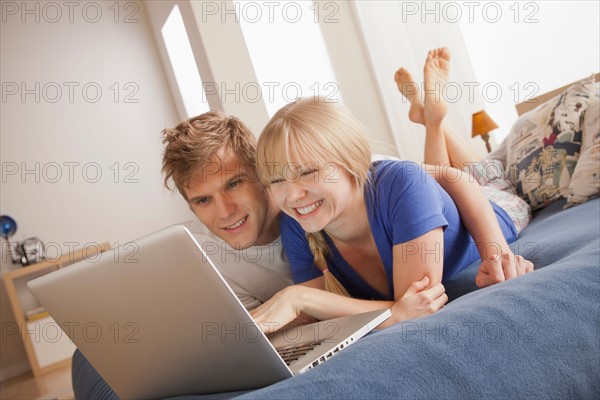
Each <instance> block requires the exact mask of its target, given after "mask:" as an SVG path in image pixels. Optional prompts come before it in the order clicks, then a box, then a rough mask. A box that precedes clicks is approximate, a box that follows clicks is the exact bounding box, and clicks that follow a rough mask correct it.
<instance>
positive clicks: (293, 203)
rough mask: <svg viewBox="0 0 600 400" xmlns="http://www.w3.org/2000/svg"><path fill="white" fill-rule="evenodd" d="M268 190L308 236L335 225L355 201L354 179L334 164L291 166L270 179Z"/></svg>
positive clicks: (285, 167)
mask: <svg viewBox="0 0 600 400" xmlns="http://www.w3.org/2000/svg"><path fill="white" fill-rule="evenodd" d="M269 191H270V193H271V196H272V197H273V200H274V201H275V203H277V205H278V206H279V208H281V210H282V211H283V212H284V213H286V214H287V215H289V216H290V217H292V218H294V219H295V220H296V221H298V223H299V224H300V225H301V226H302V228H303V229H304V230H305V231H306V232H309V233H313V232H318V231H321V230H323V229H325V228H326V227H329V226H331V225H332V224H335V222H336V220H338V219H339V217H340V216H342V215H344V212H345V211H346V212H347V211H348V210H349V205H350V202H351V201H353V200H354V199H355V198H356V194H357V193H356V192H357V187H356V184H355V182H354V179H353V178H352V177H351V176H350V175H349V174H348V173H347V172H346V171H345V170H344V169H342V168H340V167H339V166H338V165H336V164H333V163H328V164H322V163H321V164H319V163H310V162H304V163H302V165H300V164H298V163H294V162H292V163H289V164H287V165H284V166H283V168H281V170H280V172H279V173H278V174H274V175H273V177H272V178H271V184H270V187H269Z"/></svg>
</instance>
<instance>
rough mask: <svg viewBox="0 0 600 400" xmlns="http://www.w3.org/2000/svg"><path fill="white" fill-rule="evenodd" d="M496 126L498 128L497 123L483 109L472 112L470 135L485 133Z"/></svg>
mask: <svg viewBox="0 0 600 400" xmlns="http://www.w3.org/2000/svg"><path fill="white" fill-rule="evenodd" d="M496 128H498V125H496V123H495V122H494V120H493V119H492V118H491V117H490V116H489V115H488V114H487V113H486V112H485V111H483V110H481V111H478V112H476V113H474V114H473V129H472V134H471V137H475V136H480V135H483V134H486V133H488V132H490V131H493V130H494V129H496Z"/></svg>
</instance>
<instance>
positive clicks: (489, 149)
mask: <svg viewBox="0 0 600 400" xmlns="http://www.w3.org/2000/svg"><path fill="white" fill-rule="evenodd" d="M481 138H482V139H483V141H484V142H485V148H486V149H487V152H488V153H491V152H492V145H491V144H490V134H489V133H484V134H483V135H481Z"/></svg>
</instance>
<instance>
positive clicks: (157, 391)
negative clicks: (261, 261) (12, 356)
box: [28, 225, 390, 399]
mask: <svg viewBox="0 0 600 400" xmlns="http://www.w3.org/2000/svg"><path fill="white" fill-rule="evenodd" d="M28 286H29V289H30V290H31V291H32V292H33V294H34V295H35V296H36V298H37V299H38V300H39V301H40V303H41V304H42V305H43V306H44V307H45V308H46V310H47V311H48V312H49V313H50V315H51V316H52V317H53V318H54V319H55V320H56V322H57V323H58V324H59V325H60V326H61V328H62V329H63V330H64V331H65V333H66V334H67V335H68V336H69V337H70V338H71V340H72V341H73V342H74V343H75V345H76V346H77V347H78V348H79V349H80V350H81V352H82V353H83V355H84V356H85V357H86V358H87V359H88V360H89V361H90V363H91V364H92V366H93V367H94V368H95V369H96V370H97V371H98V372H99V373H100V375H101V376H102V377H103V378H104V379H105V381H106V382H107V383H108V384H109V385H110V386H111V387H112V389H113V390H114V391H115V393H116V394H117V395H118V396H119V397H121V398H128V399H135V398H138V399H142V398H144V399H149V398H165V397H172V396H177V395H184V394H207V393H217V392H229V391H236V390H244V389H253V388H259V387H263V386H267V385H270V384H272V383H275V382H277V381H280V380H283V379H286V378H288V377H291V376H293V375H295V374H298V373H301V372H304V371H307V370H308V369H311V368H313V367H315V366H317V365H318V364H320V363H322V362H324V361H326V360H327V359H329V358H330V357H332V356H333V355H334V354H336V353H337V352H338V351H340V350H342V349H343V348H345V347H347V346H349V345H350V344H352V343H353V342H355V341H356V340H357V339H358V338H360V337H362V336H364V335H365V334H367V333H368V332H369V331H371V330H372V329H373V328H375V327H376V326H377V325H379V324H380V323H381V322H383V321H385V320H386V319H387V318H389V316H390V311H389V310H380V311H375V312H370V313H365V314H359V315H355V316H352V317H345V318H340V319H334V320H329V321H322V322H319V323H317V324H311V325H304V326H302V327H296V328H289V329H287V330H284V331H280V332H277V333H276V334H275V335H272V337H270V339H269V338H267V337H266V336H265V335H264V334H263V333H262V332H261V331H260V329H259V328H258V327H257V325H256V324H255V322H254V321H253V320H252V318H251V317H250V315H249V314H248V312H247V311H246V309H245V308H244V307H243V305H242V303H241V302H240V301H239V300H238V298H237V297H236V296H235V294H234V293H233V291H232V290H231V288H230V287H229V286H228V285H227V283H226V282H225V280H224V279H223V278H222V277H221V275H220V274H219V272H218V271H217V269H216V268H215V266H214V264H213V263H212V262H211V261H210V259H209V258H208V257H207V256H206V254H205V253H204V252H203V250H202V248H201V247H200V245H199V244H198V243H197V242H196V240H195V239H194V237H193V236H192V234H191V233H190V232H189V231H188V230H187V228H185V227H184V226H182V225H175V226H171V227H168V228H166V229H163V230H161V231H158V232H156V233H153V234H151V235H148V236H145V237H142V238H140V239H138V240H136V241H134V242H130V243H127V244H124V245H123V246H121V247H119V248H116V249H114V250H111V251H107V252H105V253H102V254H101V255H100V256H97V257H96V258H95V259H93V258H91V259H88V260H84V261H81V262H79V263H77V264H74V265H72V266H69V267H67V268H64V269H61V270H58V271H56V272H53V273H51V274H48V275H45V276H43V277H41V278H38V279H35V280H32V281H30V282H29V283H28ZM276 348H277V349H279V351H280V353H281V355H280V353H278V351H277V350H276Z"/></svg>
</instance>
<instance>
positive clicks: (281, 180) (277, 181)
mask: <svg viewBox="0 0 600 400" xmlns="http://www.w3.org/2000/svg"><path fill="white" fill-rule="evenodd" d="M281 182H283V178H276V179H273V180H272V181H271V185H274V184H276V183H281Z"/></svg>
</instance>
